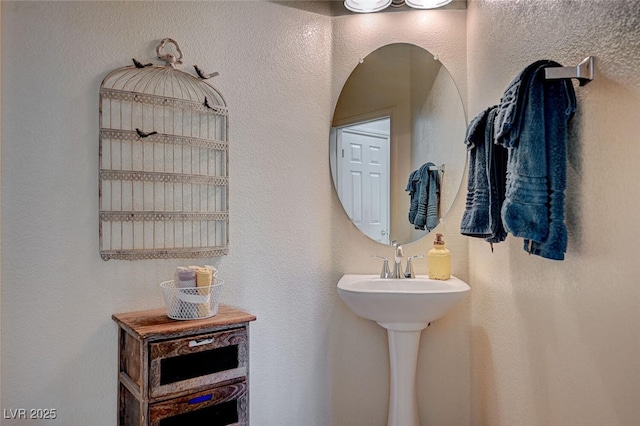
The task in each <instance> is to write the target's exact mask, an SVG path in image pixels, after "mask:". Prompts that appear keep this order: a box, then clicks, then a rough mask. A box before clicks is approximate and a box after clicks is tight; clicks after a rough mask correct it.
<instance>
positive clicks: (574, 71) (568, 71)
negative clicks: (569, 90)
mask: <svg viewBox="0 0 640 426" xmlns="http://www.w3.org/2000/svg"><path fill="white" fill-rule="evenodd" d="M595 71H596V66H595V60H594V57H593V56H588V57H586V58H585V59H584V60H583V61H582V62H580V63H579V64H578V65H577V66H575V67H550V68H545V69H544V77H545V79H547V80H557V79H564V78H577V79H578V81H579V82H580V86H584V85H585V84H587V83H589V82H590V81H592V80H593V79H594V77H595Z"/></svg>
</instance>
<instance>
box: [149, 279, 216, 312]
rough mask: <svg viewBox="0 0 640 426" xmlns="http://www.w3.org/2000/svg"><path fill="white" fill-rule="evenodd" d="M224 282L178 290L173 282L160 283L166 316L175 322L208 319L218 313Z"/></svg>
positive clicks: (214, 280)
mask: <svg viewBox="0 0 640 426" xmlns="http://www.w3.org/2000/svg"><path fill="white" fill-rule="evenodd" d="M222 284H224V281H223V280H221V279H219V278H214V279H213V284H212V285H211V286H209V287H185V288H178V287H176V286H175V281H174V280H171V281H165V282H163V283H160V288H161V289H162V296H163V297H164V303H165V305H166V306H167V316H168V317H169V318H171V319H176V320H192V319H201V318H209V317H212V316H214V315H215V314H217V313H218V302H219V301H220V291H221V290H222Z"/></svg>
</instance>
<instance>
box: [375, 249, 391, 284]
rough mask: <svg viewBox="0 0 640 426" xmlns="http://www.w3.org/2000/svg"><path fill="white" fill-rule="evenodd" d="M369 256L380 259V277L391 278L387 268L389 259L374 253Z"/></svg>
mask: <svg viewBox="0 0 640 426" xmlns="http://www.w3.org/2000/svg"><path fill="white" fill-rule="evenodd" d="M371 257H375V258H376V259H382V271H380V278H391V271H390V270H389V259H387V258H386V257H383V256H377V255H375V254H372V255H371Z"/></svg>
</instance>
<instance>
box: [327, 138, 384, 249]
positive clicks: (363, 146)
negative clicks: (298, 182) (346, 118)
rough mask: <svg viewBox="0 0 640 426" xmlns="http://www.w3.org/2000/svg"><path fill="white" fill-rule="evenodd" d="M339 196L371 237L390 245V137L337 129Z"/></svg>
mask: <svg viewBox="0 0 640 426" xmlns="http://www.w3.org/2000/svg"><path fill="white" fill-rule="evenodd" d="M337 139H338V141H337V147H338V158H337V163H338V167H337V169H338V195H339V197H340V200H341V201H342V204H343V205H344V208H345V210H346V211H347V214H348V215H349V217H350V218H351V220H352V221H353V222H354V223H355V224H356V226H357V227H358V228H360V229H361V230H362V232H364V233H365V234H367V235H368V236H369V237H370V238H372V239H374V240H376V241H379V242H381V243H385V244H388V243H389V134H388V133H387V134H379V133H376V132H370V131H366V130H362V129H361V128H360V127H358V126H350V127H342V128H339V129H338V135H337Z"/></svg>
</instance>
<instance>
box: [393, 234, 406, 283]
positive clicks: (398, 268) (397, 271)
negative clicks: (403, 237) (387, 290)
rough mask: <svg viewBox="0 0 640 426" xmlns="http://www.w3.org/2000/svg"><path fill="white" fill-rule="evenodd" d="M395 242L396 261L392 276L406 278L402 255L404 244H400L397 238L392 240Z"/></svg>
mask: <svg viewBox="0 0 640 426" xmlns="http://www.w3.org/2000/svg"><path fill="white" fill-rule="evenodd" d="M391 244H393V250H394V252H395V253H394V256H395V263H394V265H393V272H392V273H391V278H404V273H403V272H402V256H403V250H402V246H401V245H400V244H398V242H397V241H396V240H393V241H391Z"/></svg>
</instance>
